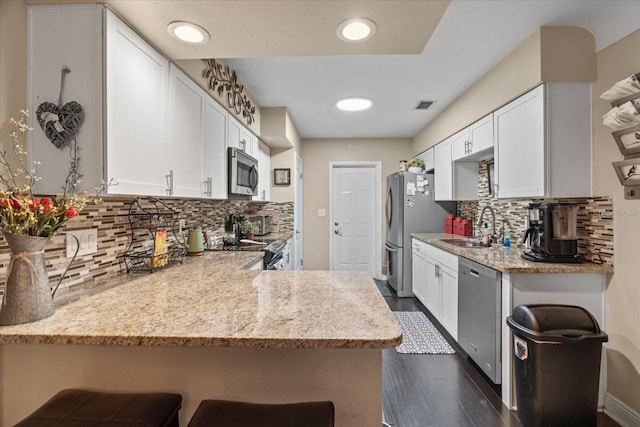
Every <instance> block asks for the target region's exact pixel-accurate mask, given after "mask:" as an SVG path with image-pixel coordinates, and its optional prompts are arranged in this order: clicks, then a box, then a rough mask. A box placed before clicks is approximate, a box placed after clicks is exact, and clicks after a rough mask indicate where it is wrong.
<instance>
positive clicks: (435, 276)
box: [411, 239, 458, 340]
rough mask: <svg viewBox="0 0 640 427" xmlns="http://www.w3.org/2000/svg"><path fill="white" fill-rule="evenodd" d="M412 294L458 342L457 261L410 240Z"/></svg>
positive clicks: (442, 252)
mask: <svg viewBox="0 0 640 427" xmlns="http://www.w3.org/2000/svg"><path fill="white" fill-rule="evenodd" d="M411 269H412V274H413V293H414V295H415V296H416V297H417V298H418V299H419V300H420V301H421V302H422V303H423V304H424V305H425V307H427V309H429V311H430V312H431V314H433V316H434V317H435V318H436V319H437V320H438V321H439V322H440V323H441V324H442V326H444V328H445V329H446V330H447V332H449V334H451V336H452V337H453V338H454V339H456V340H457V339H458V257H457V256H456V255H453V254H451V253H449V252H446V251H443V250H441V249H438V248H436V247H434V246H431V245H428V244H426V243H424V242H421V241H419V240H416V239H413V240H412V265H411Z"/></svg>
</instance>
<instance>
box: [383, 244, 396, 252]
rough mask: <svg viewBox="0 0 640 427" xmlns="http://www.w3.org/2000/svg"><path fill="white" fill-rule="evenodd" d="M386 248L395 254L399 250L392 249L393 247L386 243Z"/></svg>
mask: <svg viewBox="0 0 640 427" xmlns="http://www.w3.org/2000/svg"><path fill="white" fill-rule="evenodd" d="M384 247H385V249H386V250H388V251H389V252H393V253H396V252H398V250H397V249H396V248H392V247H391V246H389V244H387V243H385V244H384Z"/></svg>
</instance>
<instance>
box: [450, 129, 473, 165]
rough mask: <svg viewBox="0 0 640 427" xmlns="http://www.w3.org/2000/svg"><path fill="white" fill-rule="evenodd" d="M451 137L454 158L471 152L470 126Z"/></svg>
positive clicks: (452, 156) (456, 158)
mask: <svg viewBox="0 0 640 427" xmlns="http://www.w3.org/2000/svg"><path fill="white" fill-rule="evenodd" d="M449 139H450V140H451V158H452V160H458V159H460V158H462V157H465V156H466V155H468V154H469V128H464V129H462V130H461V131H460V132H458V133H456V134H454V135H453V136H451V137H450V138H449Z"/></svg>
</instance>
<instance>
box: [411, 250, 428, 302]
mask: <svg viewBox="0 0 640 427" xmlns="http://www.w3.org/2000/svg"><path fill="white" fill-rule="evenodd" d="M423 245H424V243H422V242H419V241H417V240H415V239H413V244H412V251H411V288H412V292H413V295H415V296H416V298H418V299H419V300H420V302H422V304H424V305H425V306H426V305H427V260H426V255H425V254H424V249H423V250H422V251H421V250H420V249H421V246H423Z"/></svg>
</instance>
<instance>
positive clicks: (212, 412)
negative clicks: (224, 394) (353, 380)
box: [187, 400, 335, 427]
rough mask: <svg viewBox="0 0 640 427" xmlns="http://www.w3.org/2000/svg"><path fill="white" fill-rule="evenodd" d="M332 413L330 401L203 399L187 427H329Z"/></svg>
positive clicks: (332, 416)
mask: <svg viewBox="0 0 640 427" xmlns="http://www.w3.org/2000/svg"><path fill="white" fill-rule="evenodd" d="M334 413H335V409H334V407H333V402H301V403H286V404H265V403H249V402H232V401H228V400H203V401H202V402H201V403H200V406H198V409H196V412H195V414H193V417H192V418H191V421H189V425H188V426H187V427H214V426H215V427H258V426H259V427H333V424H334V416H335V414H334Z"/></svg>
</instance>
